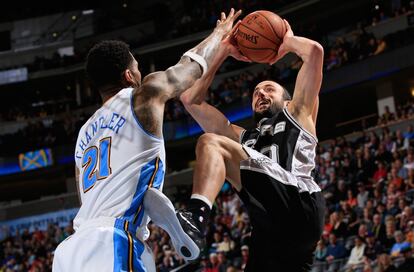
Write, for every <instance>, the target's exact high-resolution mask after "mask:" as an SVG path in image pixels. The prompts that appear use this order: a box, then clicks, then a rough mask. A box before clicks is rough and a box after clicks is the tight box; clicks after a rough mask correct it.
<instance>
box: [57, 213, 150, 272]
mask: <svg viewBox="0 0 414 272" xmlns="http://www.w3.org/2000/svg"><path fill="white" fill-rule="evenodd" d="M127 229H128V222H127V221H125V220H120V219H116V218H107V217H106V218H103V217H100V218H97V219H92V220H89V221H87V222H84V223H82V225H81V226H80V227H79V229H78V230H77V231H76V232H75V233H74V234H73V235H71V236H69V237H68V238H66V240H64V241H63V242H62V243H60V244H59V246H58V247H57V248H56V250H55V255H54V259H53V271H56V272H66V271H68V272H69V271H70V272H72V271H116V272H118V271H127V272H130V271H145V272H155V271H156V270H155V262H154V257H153V255H152V252H151V249H150V248H149V247H148V246H147V245H146V244H145V243H143V242H141V241H140V240H139V239H137V238H136V237H135V235H133V234H132V233H130V232H128V231H125V230H127Z"/></svg>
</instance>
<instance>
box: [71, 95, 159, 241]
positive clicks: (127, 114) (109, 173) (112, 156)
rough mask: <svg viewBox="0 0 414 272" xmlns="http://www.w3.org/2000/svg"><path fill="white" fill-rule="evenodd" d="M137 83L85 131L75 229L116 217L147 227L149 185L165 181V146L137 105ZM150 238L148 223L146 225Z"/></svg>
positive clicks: (79, 147)
mask: <svg viewBox="0 0 414 272" xmlns="http://www.w3.org/2000/svg"><path fill="white" fill-rule="evenodd" d="M132 92H133V88H126V89H122V90H121V91H120V92H119V93H117V94H116V95H114V96H113V97H111V98H110V99H109V100H108V101H106V102H105V104H104V105H103V106H102V107H101V108H99V109H98V110H97V111H96V112H95V113H94V115H93V116H92V117H91V118H89V120H88V121H87V122H86V123H85V124H84V125H83V126H82V128H81V130H80V131H79V135H78V139H77V142H76V148H75V162H76V166H77V167H78V169H79V170H80V173H79V183H78V187H79V191H80V197H81V201H82V205H81V207H80V210H79V212H78V214H77V215H76V218H75V220H74V227H75V230H76V229H77V228H78V227H79V226H80V225H81V224H82V223H83V222H84V221H87V220H89V219H93V218H98V217H115V218H118V219H122V220H127V221H129V224H130V227H131V228H132V229H131V231H134V230H137V229H138V228H140V227H142V226H146V225H147V223H148V221H149V219H148V217H147V216H146V215H145V214H144V211H143V210H144V209H143V207H142V202H143V196H144V194H145V191H146V190H147V189H148V187H155V188H160V187H162V184H163V181H164V173H165V171H164V169H165V147H164V141H163V139H161V138H158V137H155V136H153V135H151V134H149V133H148V132H147V131H145V130H144V129H143V128H142V126H141V124H140V123H139V121H138V118H137V116H136V115H135V112H134V110H133V103H132ZM140 231H141V232H143V233H141V234H139V233H138V234H137V236H138V237H139V236H141V237H140V238H142V239H144V240H145V239H146V237H145V236H147V235H148V233H146V227H144V228H140Z"/></svg>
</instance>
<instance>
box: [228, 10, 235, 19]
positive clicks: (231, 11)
mask: <svg viewBox="0 0 414 272" xmlns="http://www.w3.org/2000/svg"><path fill="white" fill-rule="evenodd" d="M233 15H234V8H231V9H230V13H229V16H228V17H229V18H232V17H233Z"/></svg>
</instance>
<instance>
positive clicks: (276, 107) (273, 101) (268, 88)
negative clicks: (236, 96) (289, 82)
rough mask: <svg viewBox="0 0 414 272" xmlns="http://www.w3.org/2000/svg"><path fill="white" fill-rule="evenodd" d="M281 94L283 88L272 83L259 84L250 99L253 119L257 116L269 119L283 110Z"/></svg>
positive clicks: (263, 82)
mask: <svg viewBox="0 0 414 272" xmlns="http://www.w3.org/2000/svg"><path fill="white" fill-rule="evenodd" d="M283 93H284V90H283V87H282V86H280V85H279V84H277V83H276V82H274V81H262V82H260V83H259V84H258V85H257V86H256V88H255V89H254V91H253V98H252V109H253V112H254V114H255V118H256V117H258V116H260V117H261V116H263V117H271V116H273V115H274V114H276V113H278V112H279V111H281V110H283V107H284V99H283ZM256 119H257V118H256Z"/></svg>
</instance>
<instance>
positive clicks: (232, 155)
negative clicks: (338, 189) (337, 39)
mask: <svg viewBox="0 0 414 272" xmlns="http://www.w3.org/2000/svg"><path fill="white" fill-rule="evenodd" d="M285 24H286V27H287V32H286V34H285V36H284V39H283V43H282V45H281V46H280V49H279V52H278V56H277V58H276V59H275V60H274V62H276V61H277V60H278V59H280V58H281V57H283V56H284V55H285V54H286V53H288V52H293V53H295V54H296V55H298V56H299V57H300V58H301V59H302V61H303V65H302V67H301V69H300V71H299V73H298V76H297V79H296V84H295V89H294V94H293V98H290V95H289V93H288V92H287V91H286V90H285V89H284V88H283V87H282V86H281V85H279V84H278V83H276V82H274V81H270V80H269V81H263V82H260V83H259V84H258V85H257V86H256V88H255V89H254V91H253V97H252V109H253V112H254V117H255V121H256V124H257V126H256V127H255V128H253V129H251V130H245V129H243V128H241V127H239V126H236V125H233V124H230V122H229V121H228V120H227V118H226V117H225V116H224V115H223V114H222V113H221V112H219V111H218V110H217V109H216V108H214V107H213V106H211V105H209V104H207V103H206V102H205V101H204V99H203V98H204V97H205V95H206V92H207V89H208V87H209V85H210V84H211V81H212V79H213V77H214V74H215V72H216V70H217V68H218V67H219V66H220V65H221V63H222V61H223V60H224V59H225V58H224V57H223V58H222V59H221V60H218V62H214V63H213V64H212V65H211V69H210V70H209V72H208V73H207V74H206V75H205V76H204V77H202V78H201V79H200V80H198V81H197V82H196V83H195V84H194V85H193V86H192V87H191V88H190V89H189V90H188V91H187V92H185V93H183V94H182V95H181V101H182V102H183V103H184V105H185V107H186V109H187V110H188V112H189V113H190V114H191V115H192V116H193V117H194V119H195V120H196V121H197V122H198V123H199V124H200V125H201V127H202V128H203V130H204V131H205V132H207V133H206V134H204V135H202V136H201V137H200V138H199V140H198V143H197V148H196V155H197V163H196V166H195V169H194V179H193V195H192V198H191V199H190V201H189V203H188V206H187V207H188V208H187V209H186V210H179V211H178V212H177V214H178V215H177V216H178V218H182V219H183V220H181V224H182V225H183V227H184V228H185V229H186V230H188V231H187V233H189V234H191V235H192V236H198V239H201V238H202V236H203V234H204V230H205V228H206V226H207V221H208V218H209V213H210V209H211V206H212V203H213V202H214V200H215V198H216V196H217V194H218V193H219V191H220V189H221V187H222V186H223V182H224V180H225V178H227V180H229V181H230V182H231V184H232V185H233V187H234V188H235V189H236V191H237V193H238V194H239V196H240V198H241V199H242V201H243V203H244V205H245V206H246V207H247V210H248V212H249V216H250V220H251V223H252V227H253V229H252V237H251V239H250V245H249V248H250V257H249V262H248V264H247V266H246V269H245V271H248V272H251V271H253V272H256V271H289V272H291V271H292V272H296V271H308V270H310V267H311V264H312V261H313V258H312V257H313V251H314V249H315V246H316V242H317V241H318V240H319V238H320V235H321V232H322V227H323V219H324V209H325V206H324V199H323V196H322V194H321V190H320V188H319V186H318V185H317V184H316V183H315V181H314V178H313V169H314V168H315V161H314V159H315V148H316V145H317V138H316V128H315V124H316V116H317V111H318V94H319V90H320V87H321V82H322V67H323V48H322V46H321V45H319V44H318V43H317V42H315V41H312V40H310V39H307V38H303V37H298V36H294V35H293V32H292V30H291V28H290V26H289V24H288V23H287V21H285ZM218 54H219V53H218ZM184 219H185V220H184ZM188 222H190V223H191V224H188Z"/></svg>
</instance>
